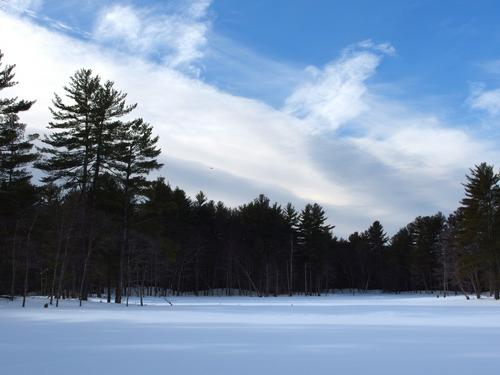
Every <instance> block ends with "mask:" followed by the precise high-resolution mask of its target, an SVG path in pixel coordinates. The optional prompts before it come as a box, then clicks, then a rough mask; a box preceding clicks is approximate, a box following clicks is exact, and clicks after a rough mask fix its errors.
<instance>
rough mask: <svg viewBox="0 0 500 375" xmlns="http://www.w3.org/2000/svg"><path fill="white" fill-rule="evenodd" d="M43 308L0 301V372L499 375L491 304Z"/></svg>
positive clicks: (348, 300)
mask: <svg viewBox="0 0 500 375" xmlns="http://www.w3.org/2000/svg"><path fill="white" fill-rule="evenodd" d="M45 301H46V300H45V299H42V298H31V299H29V300H28V307H27V308H26V309H21V308H20V302H21V301H20V300H17V301H15V302H8V301H1V302H0V373H2V374H6V375H7V374H8V375H10V374H15V375H23V374H30V375H31V374H36V375H45V374H51V375H54V374H71V375H77V374H85V375H90V374H120V375H127V374H140V375H142V374H145V375H147V374H175V375H177V374H179V375H180V374H197V375H198V374H214V375H215V374H217V375H224V374H234V375H244V374H255V375H260V374H285V375H294V374H301V375H302V374H303V375H306V374H308V375H309V374H310V375H316V374H340V375H345V374H398V375H399V374H425V375H430V374H440V375H443V374H454V375H460V374H500V361H499V360H500V302H496V301H493V300H491V299H483V300H479V301H478V300H470V301H466V300H465V299H464V298H463V297H461V296H460V297H451V298H446V299H443V298H439V299H438V298H436V297H435V296H422V295H405V296H394V295H367V296H349V295H333V296H326V297H307V298H304V297H293V298H287V297H278V298H272V297H270V298H257V297H248V298H246V297H245V298H243V297H174V298H172V299H171V301H172V302H173V304H174V306H170V305H168V303H167V302H166V301H165V300H163V299H159V298H158V299H147V300H146V303H147V306H144V307H140V306H129V307H128V308H127V307H125V306H122V305H113V304H111V305H110V304H106V303H100V302H99V301H97V300H95V301H92V302H87V303H85V305H84V307H83V308H79V307H78V303H77V302H76V301H64V302H63V303H62V306H61V307H60V308H59V309H56V308H55V307H50V308H48V309H44V308H43V307H42V305H43V303H45ZM134 302H136V301H134Z"/></svg>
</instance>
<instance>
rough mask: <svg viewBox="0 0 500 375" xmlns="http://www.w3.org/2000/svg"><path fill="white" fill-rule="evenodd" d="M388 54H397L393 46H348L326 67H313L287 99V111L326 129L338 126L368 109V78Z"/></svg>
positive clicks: (367, 44) (368, 43) (368, 42)
mask: <svg viewBox="0 0 500 375" xmlns="http://www.w3.org/2000/svg"><path fill="white" fill-rule="evenodd" d="M387 53H390V54H393V53H394V48H393V47H392V46H391V45H389V44H382V45H380V44H375V43H373V42H372V41H370V40H367V41H364V42H361V43H359V44H357V45H355V46H351V47H349V48H347V49H345V50H344V52H343V53H342V56H341V57H340V58H339V59H338V60H335V61H333V62H332V63H329V64H327V65H326V66H325V67H324V68H323V69H322V70H320V69H317V68H316V67H309V68H308V69H307V71H308V73H309V77H310V78H309V80H307V81H306V82H304V83H302V84H301V85H299V86H298V87H297V88H296V89H295V91H294V92H293V93H292V94H291V95H290V96H289V97H288V98H287V99H286V102H285V107H284V110H285V111H286V112H288V113H291V114H293V115H295V116H298V117H301V118H305V119H307V120H309V121H310V122H311V123H314V124H315V125H316V126H320V128H322V129H325V128H327V129H330V130H335V129H337V128H338V127H339V126H341V125H342V124H345V123H346V122H347V121H349V120H351V119H353V118H355V117H357V116H359V115H360V114H361V113H362V112H363V111H364V110H366V105H365V101H364V95H365V93H366V92H367V87H366V80H367V79H368V78H370V77H371V76H372V75H373V74H374V73H375V70H376V68H377V67H378V65H379V64H380V60H381V55H382V54H387Z"/></svg>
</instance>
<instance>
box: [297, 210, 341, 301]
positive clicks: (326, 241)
mask: <svg viewBox="0 0 500 375" xmlns="http://www.w3.org/2000/svg"><path fill="white" fill-rule="evenodd" d="M326 221H327V217H326V214H325V211H324V210H323V208H322V207H321V206H320V205H319V204H317V203H314V204H307V205H306V206H305V208H304V209H303V210H302V212H301V214H300V222H299V228H298V231H299V244H300V247H301V252H302V257H303V264H304V293H305V294H311V293H312V292H313V291H314V292H315V293H316V294H319V293H320V290H321V279H322V278H323V276H325V271H326V262H325V261H326V258H327V253H328V250H329V249H330V245H331V242H330V241H331V239H332V235H331V230H332V229H333V228H334V226H333V225H329V224H326ZM313 275H314V276H315V277H314V279H313Z"/></svg>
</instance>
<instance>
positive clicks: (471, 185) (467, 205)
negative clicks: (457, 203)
mask: <svg viewBox="0 0 500 375" xmlns="http://www.w3.org/2000/svg"><path fill="white" fill-rule="evenodd" d="M466 178H467V182H466V183H465V184H464V187H465V198H464V199H462V201H461V204H462V206H461V216H460V226H461V228H462V236H461V237H462V241H463V243H464V245H465V246H469V247H473V248H476V249H477V252H478V256H479V257H480V258H482V260H483V262H482V263H483V264H486V265H487V269H488V271H489V276H490V280H489V281H490V285H491V290H492V292H493V294H494V296H495V299H500V291H499V283H500V280H499V274H500V272H499V271H500V259H499V258H500V255H499V244H498V239H499V236H498V229H497V227H498V224H499V220H498V212H499V206H500V191H499V186H498V183H499V181H500V177H499V176H498V174H496V173H495V172H494V170H493V166H491V165H488V164H486V163H481V164H479V165H476V166H475V167H474V168H472V169H471V170H470V174H469V175H467V176H466Z"/></svg>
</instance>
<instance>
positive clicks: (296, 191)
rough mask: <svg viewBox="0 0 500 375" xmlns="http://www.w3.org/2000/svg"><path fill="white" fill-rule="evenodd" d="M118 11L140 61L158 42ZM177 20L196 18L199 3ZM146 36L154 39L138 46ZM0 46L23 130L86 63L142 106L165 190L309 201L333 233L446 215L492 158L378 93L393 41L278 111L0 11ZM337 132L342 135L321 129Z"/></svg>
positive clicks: (367, 51) (473, 141)
mask: <svg viewBox="0 0 500 375" xmlns="http://www.w3.org/2000/svg"><path fill="white" fill-rule="evenodd" d="M205 3H206V4H208V2H205ZM193 4H195V3H193ZM196 4H201V3H199V2H198V3H196ZM207 6H208V5H207ZM200 7H201V5H200ZM108 9H111V8H108ZM122 11H124V13H123V14H121V15H119V17H122V18H119V19H121V20H123V19H127V17H129V18H130V19H128V21H130V23H128V24H127V28H125V29H123V30H121V29H119V25H118V24H116V25H115V26H113V28H114V29H113V33H115V34H117V35H123V37H120V38H121V39H123V40H132V41H133V40H134V38H136V37H137V41H135V42H134V43H137V44H136V45H137V46H139V48H144V51H145V52H144V53H148V52H149V50H150V49H154V48H152V47H151V46H155V45H156V44H157V43H159V42H158V40H157V39H154V35H153V31H152V29H151V31H148V33H146V34H144V27H145V24H144V22H145V21H144V19H142V18H141V17H139V18H135V17H136V16H137V12H135V13H134V12H132V13H127V12H128V10H123V9H122ZM185 12H186V13H189V12H193V14H194V15H199V14H205V12H206V7H205V8H203V7H201V9H194V10H193V9H192V8H186V10H185ZM111 14H113V13H111ZM111 19H112V18H111ZM113 22H114V21H109V25H113ZM102 25H104V24H102ZM12 30H16V32H15V33H13V32H12ZM149 33H152V34H151V37H152V38H153V41H151V42H150V41H148V39H147V38H146V39H144V35H149ZM143 43H144V46H143ZM21 45H22V48H20V47H19V46H21ZM0 46H1V48H2V50H3V52H4V53H5V58H6V60H7V61H6V62H10V63H16V64H17V68H16V72H17V76H16V79H17V80H18V81H19V82H20V84H19V85H18V86H16V87H15V88H12V89H10V90H12V91H10V90H9V91H10V92H11V93H12V95H15V94H17V95H19V96H20V97H23V98H27V99H37V103H36V105H35V106H34V107H33V109H32V110H30V111H29V112H28V113H27V114H25V115H24V116H23V120H24V121H25V122H26V123H28V125H29V129H32V130H34V129H36V130H37V131H40V130H43V129H44V128H45V126H46V124H47V122H48V121H49V112H48V109H47V107H48V106H49V105H50V101H51V99H52V97H53V93H54V92H58V93H61V91H62V87H63V86H64V85H65V84H66V83H67V81H68V78H69V76H70V75H72V74H73V73H74V71H75V70H76V69H78V68H81V67H92V68H93V69H94V70H95V71H96V72H98V73H99V74H100V75H101V76H102V77H104V78H106V79H111V80H114V81H115V82H116V84H117V86H118V87H119V88H120V89H122V90H124V91H125V92H128V93H129V99H130V101H131V102H138V103H139V107H138V109H137V111H136V115H137V116H142V117H144V118H145V119H146V120H147V121H150V122H151V123H152V124H153V125H154V127H155V131H156V132H157V133H158V134H159V135H160V140H161V147H162V150H163V151H164V153H165V155H166V167H165V169H164V170H163V172H162V173H163V174H165V175H166V176H167V178H168V179H169V180H170V181H172V182H173V183H174V184H178V183H179V184H181V186H182V187H183V188H185V189H186V190H187V191H188V193H191V194H192V193H195V192H196V191H198V190H199V189H203V190H205V192H206V193H208V195H209V196H210V198H213V199H222V200H224V201H228V200H229V201H230V203H232V204H240V203H243V202H245V201H248V200H249V199H252V198H254V197H255V195H253V196H252V194H254V193H255V192H256V191H258V192H264V193H268V192H273V194H276V195H274V196H271V198H272V199H277V200H280V201H281V202H282V203H285V202H286V201H285V202H283V200H285V199H286V200H292V201H294V203H296V205H297V206H300V205H302V204H303V203H304V202H305V201H317V202H319V203H321V204H323V205H324V206H325V208H326V209H327V212H328V213H329V215H330V217H331V218H332V223H333V224H335V225H336V226H337V233H340V234H342V235H346V234H348V233H349V232H351V231H353V230H363V229H365V228H366V226H367V225H368V224H369V223H370V222H371V221H373V220H375V219H381V220H382V222H383V224H384V225H386V227H387V229H388V230H389V231H394V230H395V229H396V228H397V227H398V226H399V225H404V224H405V223H406V222H408V221H409V220H411V219H412V218H413V217H415V216H416V215H422V214H431V213H433V212H434V211H435V210H437V209H441V210H446V209H448V210H449V209H452V208H454V207H456V205H457V204H458V199H459V197H460V195H461V190H462V187H461V186H460V182H461V181H462V179H463V174H464V173H465V172H466V171H467V168H468V167H470V166H472V164H473V163H474V162H476V161H479V160H477V159H478V158H481V160H487V161H489V162H498V161H499V160H500V158H499V154H498V152H497V151H495V150H494V149H493V147H492V145H491V144H490V143H488V142H487V141H484V140H481V139H477V138H475V137H474V136H473V135H471V134H469V133H467V132H465V131H463V130H460V129H455V128H453V127H452V126H451V125H449V124H446V123H444V122H442V121H440V120H439V119H438V118H437V117H436V116H434V115H432V114H428V113H426V111H418V110H414V109H411V108H409V107H408V106H406V105H404V104H402V103H398V102H396V101H394V100H389V99H388V98H385V97H383V96H380V95H375V93H374V92H373V90H372V89H371V87H370V86H369V84H368V83H367V81H368V79H369V78H370V77H371V76H373V75H374V74H375V72H376V69H377V67H378V65H379V64H380V61H381V58H382V56H383V55H384V54H389V53H394V51H393V49H391V48H390V45H377V44H374V43H373V42H369V41H365V42H362V43H361V44H359V45H357V46H354V47H350V48H348V49H347V50H346V51H344V52H343V53H342V55H341V57H340V58H339V59H337V60H335V61H333V62H332V63H330V64H327V65H326V67H324V68H323V69H321V70H320V69H318V68H314V67H311V68H310V69H309V71H310V72H309V77H308V78H306V79H305V80H304V82H303V83H302V84H300V85H299V86H298V87H297V89H296V90H295V91H294V92H292V93H291V95H290V97H289V99H288V100H287V104H286V106H285V108H284V110H276V109H273V108H271V107H269V106H268V105H266V104H264V103H262V102H259V101H257V100H249V99H246V98H242V97H238V96H235V95H229V94H227V93H225V92H223V91H221V90H219V89H216V88H214V87H212V86H210V85H207V84H206V83H203V82H202V81H200V80H197V79H194V78H190V77H188V76H186V75H184V74H182V73H180V72H179V71H178V70H176V69H172V66H170V67H169V66H167V67H165V66H164V65H161V64H157V63H154V62H151V61H150V60H148V59H144V58H143V57H144V55H142V56H141V55H139V56H138V55H134V54H130V53H125V52H126V51H125V50H121V51H117V50H116V49H110V48H106V45H105V44H100V43H95V42H93V41H81V40H77V39H75V38H71V37H68V36H65V35H63V34H61V33H58V32H54V31H49V30H47V29H44V28H43V27H40V26H36V25H34V24H32V23H30V22H29V21H28V20H22V19H19V18H17V17H15V16H12V15H9V14H6V13H3V12H1V11H0ZM391 51H392V52H391ZM174 55H175V54H174ZM188 60H189V59H188ZM34 61H36V64H33V62H34ZM186 61H187V60H186ZM253 61H255V60H253ZM258 68H259V67H256V69H258ZM341 126H344V127H346V130H347V133H346V134H347V135H346V134H344V135H340V134H339V133H338V132H337V133H335V132H331V131H330V130H331V129H338V128H339V127H341ZM348 126H349V127H348ZM351 129H352V130H355V131H352V132H350V130H351ZM311 130H314V131H311ZM322 130H327V131H326V132H322ZM184 167H185V168H184ZM210 168H214V169H210ZM184 169H189V172H187V171H186V172H185V171H184ZM188 174H189V176H188ZM229 181H230V183H228V182H229ZM250 185H251V186H252V188H248V186H250ZM228 197H230V198H231V199H228Z"/></svg>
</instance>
